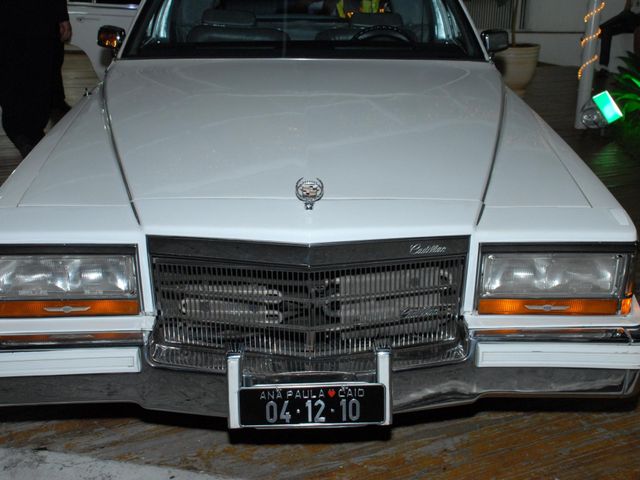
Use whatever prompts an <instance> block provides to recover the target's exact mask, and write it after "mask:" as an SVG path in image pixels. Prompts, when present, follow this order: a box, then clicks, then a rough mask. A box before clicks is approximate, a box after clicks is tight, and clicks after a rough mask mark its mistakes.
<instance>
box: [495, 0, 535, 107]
mask: <svg viewBox="0 0 640 480" xmlns="http://www.w3.org/2000/svg"><path fill="white" fill-rule="evenodd" d="M496 1H497V2H498V5H499V6H504V5H511V46H510V47H509V48H508V49H506V50H504V51H502V52H499V53H497V54H496V55H495V62H496V65H497V67H498V69H499V70H500V71H501V72H502V76H503V78H504V81H505V83H506V84H507V86H509V88H511V89H512V90H513V91H514V92H516V93H517V94H518V95H520V96H523V95H524V92H525V90H526V88H527V86H528V85H529V83H531V80H532V79H533V75H534V74H535V71H536V66H537V65H538V58H539V57H540V45H536V44H531V43H517V41H516V34H517V27H518V16H519V15H518V14H519V12H520V11H521V8H522V0H496Z"/></svg>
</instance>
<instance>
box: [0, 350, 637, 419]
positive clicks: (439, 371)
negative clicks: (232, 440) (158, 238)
mask: <svg viewBox="0 0 640 480" xmlns="http://www.w3.org/2000/svg"><path fill="white" fill-rule="evenodd" d="M500 343H501V344H503V345H516V344H517V342H511V343H503V342H500ZM482 344H483V342H480V341H478V340H477V339H474V338H472V339H471V346H470V351H469V353H470V355H469V357H468V358H467V360H465V361H464V362H460V363H454V364H448V365H436V366H431V367H426V368H417V369H412V370H404V371H395V372H392V374H391V386H392V388H391V390H392V410H393V413H394V414H396V413H402V412H410V411H415V410H423V409H432V408H438V407H446V406H454V405H461V404H468V403H472V402H474V401H475V400H477V399H479V398H481V397H490V396H501V397H504V396H556V397H567V396H571V397H577V396H584V397H612V398H616V397H628V396H633V395H635V394H637V393H638V391H639V387H640V382H639V381H638V379H639V375H640V368H627V367H623V368H621V367H620V366H618V367H616V368H562V367H557V366H556V367H540V366H538V367H531V366H511V367H510V366H500V367H493V366H487V367H482V366H478V361H477V355H476V352H477V351H478V346H479V345H480V346H481V345H482ZM484 344H486V345H489V344H494V345H495V344H496V342H484ZM557 345H574V344H570V343H567V344H562V343H559V344H557ZM590 345H595V344H593V343H591V344H590ZM602 345H605V344H602ZM633 348H634V349H635V348H640V345H638V344H637V343H635V344H634V347H633ZM634 355H635V354H634ZM634 358H635V357H634ZM334 375H335V373H334ZM301 381H303V379H301ZM307 381H308V380H307ZM228 391H229V382H228V381H227V376H226V375H222V374H215V373H206V372H195V371H179V370H170V369H165V368H157V367H152V366H150V365H149V363H147V362H146V361H144V360H143V361H142V362H141V364H140V371H139V372H136V373H117V374H113V373H101V374H78V375H51V376H22V377H4V378H0V405H2V406H10V405H43V404H64V403H110V402H132V403H136V404H139V405H141V406H142V407H144V408H147V409H152V410H162V411H171V412H179V413H187V414H198V415H209V416H220V417H227V416H228V414H229V407H228V405H229V401H228V398H229V397H228Z"/></svg>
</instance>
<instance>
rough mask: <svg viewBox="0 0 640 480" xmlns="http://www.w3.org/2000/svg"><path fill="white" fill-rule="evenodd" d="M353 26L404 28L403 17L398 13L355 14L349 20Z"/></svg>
mask: <svg viewBox="0 0 640 480" xmlns="http://www.w3.org/2000/svg"><path fill="white" fill-rule="evenodd" d="M349 23H350V24H351V25H357V26H360V27H373V26H375V25H390V26H392V27H401V26H402V17H401V16H400V15H398V14H397V13H361V12H355V13H354V14H353V15H352V16H351V18H350V19H349Z"/></svg>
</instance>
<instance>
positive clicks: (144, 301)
mask: <svg viewBox="0 0 640 480" xmlns="http://www.w3.org/2000/svg"><path fill="white" fill-rule="evenodd" d="M124 37H125V32H124V31H123V30H122V29H120V28H117V27H113V26H111V27H109V26H107V27H104V28H102V29H101V31H100V34H99V39H100V42H101V44H103V45H105V46H110V47H112V48H113V49H114V51H117V58H116V60H115V61H114V62H113V63H112V65H111V66H110V68H109V69H108V71H107V73H106V76H105V80H104V83H103V84H101V85H100V86H99V87H98V88H97V89H96V90H95V91H94V92H93V93H92V94H91V95H89V96H87V97H85V98H84V99H83V100H82V101H81V102H80V103H79V104H78V105H77V106H76V107H75V108H74V109H73V110H72V112H71V113H70V114H69V115H67V116H66V117H65V118H64V119H63V120H62V121H61V122H60V123H59V124H58V125H57V126H56V127H55V128H54V130H53V131H52V132H51V133H50V134H49V135H48V136H47V137H46V138H45V139H44V140H43V141H42V142H41V143H40V144H39V145H38V146H37V147H36V149H35V150H34V151H33V152H32V154H31V155H30V156H29V157H28V158H27V159H26V160H25V161H24V162H23V163H22V164H21V165H20V167H19V168H18V169H17V170H16V171H15V172H14V173H13V175H12V176H11V177H10V179H9V180H8V181H7V182H6V183H5V184H4V185H3V186H2V187H1V188H0V404H1V405H24V404H53V403H81V402H123V401H124V402H135V403H137V404H140V405H142V406H144V407H145V408H149V409H157V410H166V411H175V412H185V413H194V414H202V415H215V416H223V417H228V420H229V426H230V428H243V427H255V428H264V427H271V428H292V427H319V426H354V425H365V424H376V425H389V424H391V422H392V415H393V414H395V413H400V412H408V411H413V410H420V409H428V408H435V407H442V406H447V405H454V404H462V403H470V402H473V401H475V400H476V399H478V398H480V397H484V396H492V395H499V396H528V395H530V396H590V397H593V396H599V397H624V396H630V395H634V394H636V392H637V386H638V377H639V372H640V344H639V343H638V342H640V330H639V328H638V326H639V325H640V308H639V306H638V303H637V302H636V300H635V298H634V297H633V290H632V284H633V277H634V269H633V265H634V259H635V252H636V239H637V237H636V231H635V228H634V226H633V223H632V221H631V220H630V218H629V216H628V215H627V214H626V213H625V212H624V210H623V209H622V208H621V207H620V205H619V204H618V202H616V200H615V199H614V198H613V197H612V195H611V194H610V193H609V192H608V191H607V189H606V188H605V187H604V186H603V185H602V184H601V183H600V182H599V181H598V180H597V178H596V177H595V176H594V175H593V173H592V172H591V171H590V170H589V168H588V167H587V166H585V164H584V163H583V162H582V161H581V160H580V159H579V158H578V157H577V156H576V155H575V154H574V153H573V152H572V151H571V150H570V149H569V147H568V146H567V145H566V144H565V143H564V142H563V141H562V140H561V139H560V138H559V137H558V136H557V135H556V134H555V133H554V132H553V131H552V130H551V129H550V128H549V127H548V126H547V125H546V124H545V123H544V122H543V121H542V120H541V119H540V118H539V117H538V116H536V115H535V114H534V113H533V112H532V111H531V110H530V109H529V108H528V107H527V106H526V105H525V104H524V103H523V102H522V101H521V100H520V99H519V98H518V97H517V96H515V95H514V94H513V93H512V92H511V91H509V90H507V89H505V87H504V85H503V83H502V81H501V78H500V75H499V73H498V72H497V70H496V69H495V67H494V65H493V64H492V62H491V61H490V53H491V52H492V51H495V50H498V49H500V48H503V47H504V44H505V34H504V32H495V31H490V32H485V33H484V34H483V35H478V34H477V33H476V32H475V31H474V29H473V27H472V25H471V22H470V21H469V19H468V17H467V15H466V13H465V10H464V8H463V6H462V3H461V2H460V1H459V0H359V1H350V0H338V1H336V0H324V1H323V0H318V1H315V0H222V1H218V0H147V1H145V2H143V3H142V5H141V7H140V9H139V13H138V16H137V18H136V20H135V22H134V24H133V26H132V28H131V29H130V31H128V32H126V41H124V40H123V39H124Z"/></svg>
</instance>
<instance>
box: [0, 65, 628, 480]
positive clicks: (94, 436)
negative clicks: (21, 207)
mask: <svg viewBox="0 0 640 480" xmlns="http://www.w3.org/2000/svg"><path fill="white" fill-rule="evenodd" d="M65 82H66V86H67V89H68V97H69V99H70V101H74V100H75V99H77V98H78V97H79V95H81V94H82V91H83V89H84V85H91V84H92V83H93V82H95V77H94V76H93V74H92V72H91V70H90V68H89V67H88V65H87V62H86V60H85V59H84V57H83V56H82V55H78V54H73V55H69V56H68V58H67V63H66V69H65ZM576 86H577V84H576V81H575V72H574V71H573V70H572V69H564V68H557V67H541V68H539V69H538V73H537V78H536V80H535V82H534V84H533V85H532V87H531V89H530V91H529V94H528V96H527V98H526V100H527V101H528V102H529V103H530V104H531V105H532V106H533V107H534V108H535V109H536V110H537V111H538V112H539V113H540V114H541V115H542V116H543V117H544V118H545V119H546V120H547V121H548V122H549V123H550V124H551V125H552V127H554V128H555V129H556V130H557V131H558V132H560V134H561V135H563V137H564V138H565V139H566V140H567V141H568V142H569V143H570V144H571V145H572V146H573V147H574V149H576V150H577V151H578V152H579V153H580V154H581V155H582V156H583V158H585V160H586V161H587V162H588V163H589V164H590V166H591V167H592V168H593V169H594V171H596V173H598V175H600V177H601V178H602V179H603V181H604V182H605V183H606V184H607V186H608V187H609V188H610V189H611V190H612V191H613V193H614V194H615V195H616V196H617V197H618V198H619V200H620V201H621V202H622V203H623V205H624V206H625V208H627V209H628V211H629V212H630V214H631V215H632V217H633V218H634V220H635V221H636V224H637V225H638V224H640V207H639V206H638V202H637V197H638V195H637V192H638V187H639V186H640V177H639V176H638V173H637V170H638V169H637V166H636V165H635V163H634V162H633V161H632V160H631V159H630V158H629V157H627V156H626V155H624V153H623V152H621V150H620V149H619V148H618V147H617V146H616V145H615V144H613V143H611V141H609V140H608V139H606V138H603V137H600V136H599V135H598V134H594V133H593V132H576V131H575V130H573V128H572V122H573V118H572V113H573V108H574V107H573V103H574V102H575V100H574V98H575V92H576ZM18 160H19V159H18V156H17V152H15V150H13V148H12V147H11V146H10V145H9V143H8V142H7V140H6V138H3V137H1V136H0V183H1V182H2V181H3V180H4V178H5V177H6V174H8V172H9V171H10V170H11V169H13V168H14V167H15V165H16V164H17V163H18ZM3 172H4V173H3ZM0 228H1V227H0ZM169 388H170V387H169ZM0 422H1V423H0V472H2V473H1V474H0V478H16V479H18V478H20V479H25V478H29V479H31V478H43V479H44V478H46V479H49V478H51V479H57V478H86V479H94V478H96V479H98V478H100V479H110V478H127V479H128V478H154V479H155V478H159V479H160V478H175V479H183V478H184V479H190V478H202V477H198V476H197V475H194V474H198V473H203V474H211V475H216V476H217V478H247V479H254V478H255V479H267V478H268V479H271V478H282V479H302V478H321V479H338V478H339V479H358V480H362V479H370V478H372V479H376V478H380V479H396V478H397V479H400V478H429V479H443V478H452V479H484V478H496V479H538V478H545V479H546V478H549V479H552V478H553V479H580V480H582V479H595V478H611V479H640V407H639V406H638V403H637V401H636V400H635V399H634V400H631V401H623V402H611V401H608V402H604V401H601V400H599V401H587V400H557V401H551V400H522V399H520V400H512V399H493V400H483V401H481V402H478V403H477V404H475V405H472V406H468V407H460V408H451V409H445V410H439V411H433V412H424V413H419V414H409V415H401V416H397V417H396V419H395V425H394V427H393V428H392V429H384V430H383V429H364V430H341V431H331V430H325V431H305V432H286V433H284V432H242V433H240V434H234V435H233V436H229V434H228V432H227V430H226V423H225V421H224V420H221V419H215V418H202V417H191V416H179V415H171V414H164V413H155V412H148V411H144V410H142V409H140V408H138V407H136V406H132V405H109V406H102V405H89V406H59V407H23V408H5V409H0ZM56 475H57V476H56ZM189 475H193V476H189Z"/></svg>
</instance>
